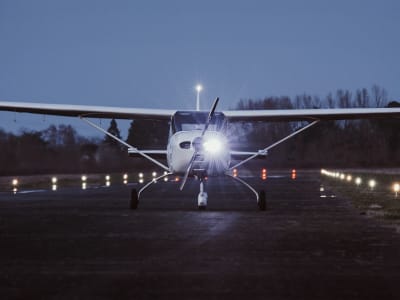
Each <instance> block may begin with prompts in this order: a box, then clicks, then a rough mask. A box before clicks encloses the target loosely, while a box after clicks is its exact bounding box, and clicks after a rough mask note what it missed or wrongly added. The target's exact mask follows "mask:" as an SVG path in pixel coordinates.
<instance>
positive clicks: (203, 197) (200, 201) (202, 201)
mask: <svg viewBox="0 0 400 300" xmlns="http://www.w3.org/2000/svg"><path fill="white" fill-rule="evenodd" d="M207 199H208V194H207V193H206V192H204V182H203V179H200V192H199V195H198V196H197V205H198V207H199V209H200V210H204V209H206V208H207Z"/></svg>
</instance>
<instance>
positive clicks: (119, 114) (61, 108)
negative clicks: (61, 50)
mask: <svg viewBox="0 0 400 300" xmlns="http://www.w3.org/2000/svg"><path fill="white" fill-rule="evenodd" d="M1 110H2V111H12V112H24V113H33V114H44V115H55V116H67V117H86V118H115V119H138V118H141V119H161V120H162V119H165V120H169V119H170V118H171V116H172V115H173V114H174V113H175V110H167V109H149V108H127V107H111V106H89V105H69V104H46V103H30V102H2V101H0V111H1Z"/></svg>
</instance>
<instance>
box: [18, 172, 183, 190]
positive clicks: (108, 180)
mask: <svg viewBox="0 0 400 300" xmlns="http://www.w3.org/2000/svg"><path fill="white" fill-rule="evenodd" d="M166 174H167V172H164V175H166ZM151 176H152V180H155V179H156V177H157V172H152V173H151ZM128 177H129V175H128V174H127V173H125V174H123V175H122V182H123V184H128ZM104 180H105V186H106V187H109V186H111V176H110V175H105V177H104ZM144 180H145V179H144V174H143V173H139V174H138V182H139V183H143V182H144ZM164 181H165V182H167V181H168V176H166V177H164ZM174 181H179V177H175V178H174ZM87 182H88V176H87V175H82V176H81V183H82V189H83V190H86V189H87V187H88V184H87ZM11 184H12V187H13V192H14V193H16V192H18V186H19V184H20V182H19V180H18V179H17V178H14V179H13V180H12V182H11ZM57 187H58V178H57V177H52V178H51V189H52V190H53V191H57Z"/></svg>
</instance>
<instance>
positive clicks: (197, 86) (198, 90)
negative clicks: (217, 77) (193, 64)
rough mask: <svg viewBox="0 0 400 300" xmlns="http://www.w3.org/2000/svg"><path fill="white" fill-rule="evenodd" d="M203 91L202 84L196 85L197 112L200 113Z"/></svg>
mask: <svg viewBox="0 0 400 300" xmlns="http://www.w3.org/2000/svg"><path fill="white" fill-rule="evenodd" d="M202 89H203V87H202V86H201V84H198V85H196V91H197V97H196V110H197V111H200V92H201V90H202Z"/></svg>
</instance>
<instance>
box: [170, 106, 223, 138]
mask: <svg viewBox="0 0 400 300" xmlns="http://www.w3.org/2000/svg"><path fill="white" fill-rule="evenodd" d="M207 117H208V112H203V111H177V112H176V113H175V114H174V116H173V117H172V130H173V133H175V132H177V131H189V130H203V129H204V126H205V123H206V120H207ZM225 128H226V118H225V115H224V114H223V113H221V112H215V113H214V116H213V117H212V119H211V122H210V125H209V126H208V130H210V131H223V130H225Z"/></svg>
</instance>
